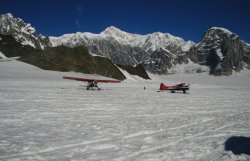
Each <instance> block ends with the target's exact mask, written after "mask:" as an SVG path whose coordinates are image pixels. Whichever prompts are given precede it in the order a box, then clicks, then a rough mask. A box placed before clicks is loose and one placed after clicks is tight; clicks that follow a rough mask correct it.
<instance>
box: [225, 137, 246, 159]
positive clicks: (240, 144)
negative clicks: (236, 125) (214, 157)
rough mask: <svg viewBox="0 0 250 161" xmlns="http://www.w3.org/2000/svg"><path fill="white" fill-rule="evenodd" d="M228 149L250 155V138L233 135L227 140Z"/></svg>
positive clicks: (237, 153)
mask: <svg viewBox="0 0 250 161" xmlns="http://www.w3.org/2000/svg"><path fill="white" fill-rule="evenodd" d="M224 149H225V150H226V151H232V152H233V154H235V155H241V154H247V155H250V138H248V137H244V136H232V137H230V138H228V139H227V140H226V142H225V148H224Z"/></svg>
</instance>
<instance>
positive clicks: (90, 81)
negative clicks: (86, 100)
mask: <svg viewBox="0 0 250 161" xmlns="http://www.w3.org/2000/svg"><path fill="white" fill-rule="evenodd" d="M63 78H64V79H70V80H76V81H83V82H88V84H87V90H89V89H94V88H95V87H96V88H97V89H98V90H101V88H99V87H98V86H97V84H98V83H120V82H121V81H120V80H108V79H107V80H104V79H91V78H79V77H68V76H63Z"/></svg>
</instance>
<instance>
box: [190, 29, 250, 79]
mask: <svg viewBox="0 0 250 161" xmlns="http://www.w3.org/2000/svg"><path fill="white" fill-rule="evenodd" d="M249 49H250V46H249V45H248V44H247V43H246V42H244V41H243V40H241V39H240V37H239V36H238V35H236V34H235V33H233V32H231V31H229V30H227V29H225V28H221V27H212V28H211V29H209V30H208V31H207V32H206V33H205V34H204V36H203V37H202V40H201V42H200V43H198V44H197V45H196V46H194V47H192V48H191V49H190V51H189V58H190V59H191V60H192V61H193V62H196V63H200V64H206V65H208V66H210V68H211V70H210V73H211V74H216V75H221V74H222V75H230V74H231V73H232V71H233V70H234V71H240V70H242V69H243V68H244V67H247V68H249V64H250V50H249Z"/></svg>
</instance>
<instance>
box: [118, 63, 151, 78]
mask: <svg viewBox="0 0 250 161" xmlns="http://www.w3.org/2000/svg"><path fill="white" fill-rule="evenodd" d="M118 66H119V67H120V68H122V69H123V70H126V71H127V72H128V73H130V74H132V75H138V76H140V77H142V78H144V79H150V77H149V76H148V74H147V72H146V71H145V70H144V67H143V66H142V65H141V64H139V65H137V66H136V67H132V66H131V65H120V64H118Z"/></svg>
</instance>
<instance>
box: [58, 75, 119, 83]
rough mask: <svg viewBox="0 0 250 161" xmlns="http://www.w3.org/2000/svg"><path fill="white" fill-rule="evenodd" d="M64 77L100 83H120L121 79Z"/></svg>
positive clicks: (65, 77)
mask: <svg viewBox="0 0 250 161" xmlns="http://www.w3.org/2000/svg"><path fill="white" fill-rule="evenodd" d="M63 78H64V79H70V80H76V81H84V82H93V81H96V82H98V83H120V82H121V81H120V80H108V79H107V80H104V79H89V78H79V77H68V76H63Z"/></svg>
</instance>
